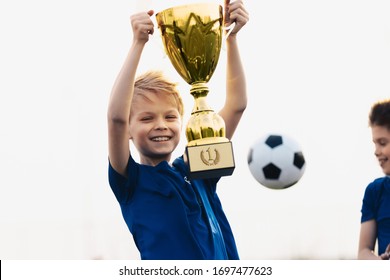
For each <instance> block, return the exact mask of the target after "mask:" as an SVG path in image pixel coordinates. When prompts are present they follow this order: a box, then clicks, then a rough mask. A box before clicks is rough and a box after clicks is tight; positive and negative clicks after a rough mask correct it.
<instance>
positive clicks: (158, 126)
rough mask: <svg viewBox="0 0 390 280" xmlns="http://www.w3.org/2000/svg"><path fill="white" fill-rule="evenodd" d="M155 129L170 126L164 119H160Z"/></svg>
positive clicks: (163, 128)
mask: <svg viewBox="0 0 390 280" xmlns="http://www.w3.org/2000/svg"><path fill="white" fill-rule="evenodd" d="M155 129H156V130H165V129H168V127H167V124H166V123H165V121H164V120H159V121H157V122H156V126H155Z"/></svg>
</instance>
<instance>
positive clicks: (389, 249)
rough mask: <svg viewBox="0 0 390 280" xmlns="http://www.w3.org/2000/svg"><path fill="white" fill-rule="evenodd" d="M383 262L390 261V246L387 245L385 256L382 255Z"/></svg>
mask: <svg viewBox="0 0 390 280" xmlns="http://www.w3.org/2000/svg"><path fill="white" fill-rule="evenodd" d="M380 257H381V259H382V260H389V259H390V244H389V245H387V247H386V250H385V252H384V253H383V254H381V255H380Z"/></svg>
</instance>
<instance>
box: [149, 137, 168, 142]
mask: <svg viewBox="0 0 390 280" xmlns="http://www.w3.org/2000/svg"><path fill="white" fill-rule="evenodd" d="M167 140H169V138H168V137H156V138H153V141H167Z"/></svg>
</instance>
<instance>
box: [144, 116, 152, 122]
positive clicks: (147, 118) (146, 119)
mask: <svg viewBox="0 0 390 280" xmlns="http://www.w3.org/2000/svg"><path fill="white" fill-rule="evenodd" d="M152 119H153V118H152V117H151V116H146V117H142V118H141V121H150V120H152Z"/></svg>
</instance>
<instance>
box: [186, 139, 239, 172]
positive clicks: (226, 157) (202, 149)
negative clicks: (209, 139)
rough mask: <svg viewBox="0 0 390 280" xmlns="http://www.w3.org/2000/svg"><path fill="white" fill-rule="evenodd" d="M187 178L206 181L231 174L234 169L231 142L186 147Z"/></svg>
mask: <svg viewBox="0 0 390 280" xmlns="http://www.w3.org/2000/svg"><path fill="white" fill-rule="evenodd" d="M186 155H187V160H188V168H189V173H190V174H189V177H190V178H191V179H208V178H216V177H221V176H229V175H232V174H233V170H234V167H235V164H234V154H233V146H232V142H230V141H228V142H223V143H211V144H205V145H197V146H187V147H186Z"/></svg>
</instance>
